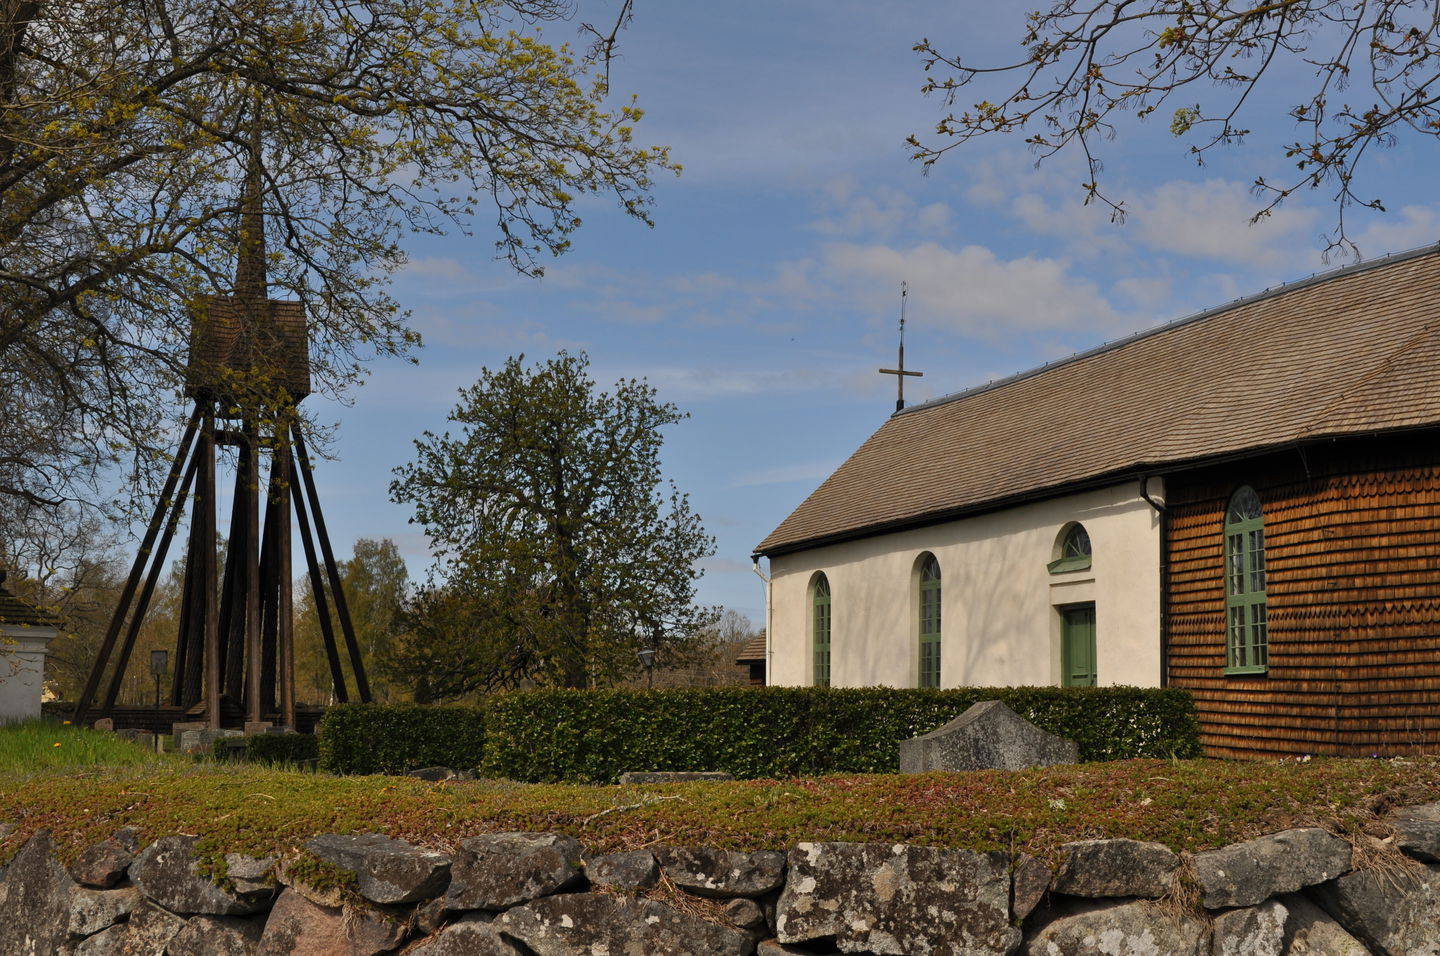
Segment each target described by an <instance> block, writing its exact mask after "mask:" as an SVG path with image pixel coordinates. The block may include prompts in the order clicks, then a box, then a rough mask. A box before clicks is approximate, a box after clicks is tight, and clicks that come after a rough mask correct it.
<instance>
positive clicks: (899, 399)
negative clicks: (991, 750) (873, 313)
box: [880, 282, 925, 412]
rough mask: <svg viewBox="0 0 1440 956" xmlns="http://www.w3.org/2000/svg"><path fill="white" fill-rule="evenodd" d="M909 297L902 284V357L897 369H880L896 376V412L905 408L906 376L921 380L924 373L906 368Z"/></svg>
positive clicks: (886, 373) (883, 373)
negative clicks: (906, 322)
mask: <svg viewBox="0 0 1440 956" xmlns="http://www.w3.org/2000/svg"><path fill="white" fill-rule="evenodd" d="M907 295H908V290H907V289H906V284H905V283H904V282H902V283H900V357H899V361H898V362H897V363H896V367H895V368H882V369H880V374H881V375H893V376H895V411H897V412H898V411H901V410H902V409H904V407H905V376H907V375H910V376H913V377H914V378H919V377H921V376H922V375H924V374H925V373H924V372H911V371H907V370H906V368H905V297H906V296H907Z"/></svg>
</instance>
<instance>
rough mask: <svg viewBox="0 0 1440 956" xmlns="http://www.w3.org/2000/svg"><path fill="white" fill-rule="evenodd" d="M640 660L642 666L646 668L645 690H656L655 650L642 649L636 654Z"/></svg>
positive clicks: (650, 648)
mask: <svg viewBox="0 0 1440 956" xmlns="http://www.w3.org/2000/svg"><path fill="white" fill-rule="evenodd" d="M635 656H636V657H637V658H639V660H640V666H641V667H643V668H645V689H646V690H654V689H655V648H653V647H642V648H640V650H638V651H636V652H635Z"/></svg>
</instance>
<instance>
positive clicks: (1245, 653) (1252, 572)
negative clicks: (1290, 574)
mask: <svg viewBox="0 0 1440 956" xmlns="http://www.w3.org/2000/svg"><path fill="white" fill-rule="evenodd" d="M1225 621H1226V628H1225V630H1226V642H1225V672H1226V673H1228V674H1263V673H1264V672H1265V670H1266V668H1267V667H1269V664H1270V655H1269V641H1268V639H1267V637H1266V629H1265V515H1264V512H1263V511H1262V510H1261V507H1260V496H1259V495H1258V494H1256V493H1255V489H1254V488H1251V487H1250V486H1249V485H1245V486H1244V487H1242V488H1240V489H1239V490H1238V491H1236V492H1235V494H1234V496H1233V497H1232V498H1231V499H1230V507H1229V509H1228V510H1227V511H1226V512H1225Z"/></svg>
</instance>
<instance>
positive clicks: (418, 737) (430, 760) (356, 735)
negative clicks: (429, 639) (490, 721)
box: [317, 704, 485, 773]
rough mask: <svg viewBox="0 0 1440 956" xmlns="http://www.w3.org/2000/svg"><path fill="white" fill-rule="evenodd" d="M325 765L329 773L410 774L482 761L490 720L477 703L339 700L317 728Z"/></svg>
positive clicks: (461, 767)
mask: <svg viewBox="0 0 1440 956" xmlns="http://www.w3.org/2000/svg"><path fill="white" fill-rule="evenodd" d="M317 736H318V737H319V740H320V769H321V770H325V771H328V772H330V773H405V772H406V771H409V770H416V769H418V768H420V767H451V768H454V769H456V770H468V769H473V768H475V767H478V766H479V765H480V760H481V757H482V756H483V754H484V748H485V720H484V715H483V714H482V712H481V711H480V710H478V709H477V708H474V707H420V706H413V705H405V706H387V705H381V704H339V705H337V706H334V707H331V708H329V709H328V710H326V711H325V716H324V717H323V718H321V721H320V726H319V728H318V730H317Z"/></svg>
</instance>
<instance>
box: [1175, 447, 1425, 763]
mask: <svg viewBox="0 0 1440 956" xmlns="http://www.w3.org/2000/svg"><path fill="white" fill-rule="evenodd" d="M1242 484H1249V485H1251V486H1253V487H1254V488H1255V489H1256V490H1257V491H1258V492H1259V493H1260V497H1261V500H1262V502H1263V504H1264V511H1265V550H1266V563H1267V571H1268V574H1267V581H1266V604H1267V607H1268V617H1269V647H1270V651H1269V653H1270V667H1269V672H1268V673H1267V674H1265V675H1262V676H1258V677H1255V676H1233V677H1227V676H1226V675H1225V672H1224V671H1225V584H1224V578H1223V574H1224V552H1223V547H1224V535H1223V526H1224V521H1225V509H1226V506H1227V504H1228V502H1229V498H1230V495H1231V494H1233V492H1234V491H1235V489H1236V488H1238V487H1239V486H1240V485H1242ZM1166 486H1167V492H1168V498H1169V502H1168V508H1169V513H1168V524H1169V529H1168V535H1167V555H1166V557H1167V564H1168V569H1167V595H1166V614H1167V625H1168V666H1167V671H1168V676H1169V681H1170V684H1171V686H1174V687H1182V688H1186V689H1188V690H1190V691H1191V692H1193V693H1194V695H1195V702H1196V707H1197V709H1198V710H1199V713H1200V721H1201V728H1202V737H1201V740H1202V743H1203V744H1204V745H1205V747H1206V750H1207V752H1209V753H1211V754H1212V755H1215V756H1248V757H1254V756H1273V755H1292V754H1293V755H1300V754H1317V755H1319V754H1335V755H1343V756H1370V755H1372V754H1377V755H1380V756H1388V755H1393V754H1401V753H1417V752H1427V753H1440V436H1436V435H1435V434H1434V433H1433V432H1414V433H1409V434H1407V435H1404V436H1400V437H1396V438H1391V439H1388V440H1366V441H1348V442H1333V443H1328V444H1323V445H1316V446H1310V447H1307V448H1305V449H1304V450H1303V452H1302V450H1300V449H1292V450H1289V451H1286V452H1281V453H1275V454H1271V455H1267V456H1264V457H1260V458H1254V459H1248V460H1244V461H1239V462H1232V463H1229V464H1226V465H1223V466H1216V467H1213V468H1207V469H1203V470H1198V471H1194V472H1190V473H1187V474H1180V475H1172V476H1170V477H1168V478H1167V482H1166Z"/></svg>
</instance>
